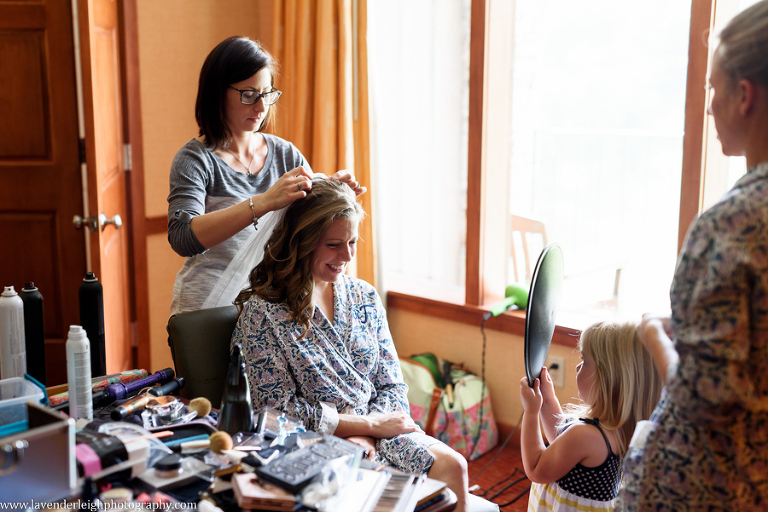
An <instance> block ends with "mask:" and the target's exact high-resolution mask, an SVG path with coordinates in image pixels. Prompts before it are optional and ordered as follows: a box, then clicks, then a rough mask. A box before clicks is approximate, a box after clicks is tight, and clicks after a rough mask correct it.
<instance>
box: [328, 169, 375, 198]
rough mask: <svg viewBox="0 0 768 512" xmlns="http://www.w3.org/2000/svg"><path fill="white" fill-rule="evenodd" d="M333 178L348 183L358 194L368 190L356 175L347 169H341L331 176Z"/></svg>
mask: <svg viewBox="0 0 768 512" xmlns="http://www.w3.org/2000/svg"><path fill="white" fill-rule="evenodd" d="M331 179H332V180H339V181H341V182H342V183H346V184H347V185H349V188H351V189H352V190H354V191H355V195H356V196H359V195H361V194H365V192H366V191H367V190H368V189H367V188H365V187H363V186H361V185H360V182H359V181H357V180H355V175H354V174H352V173H351V172H349V171H347V170H346V169H342V170H341V171H339V172H337V173H336V174H334V175H333V176H331Z"/></svg>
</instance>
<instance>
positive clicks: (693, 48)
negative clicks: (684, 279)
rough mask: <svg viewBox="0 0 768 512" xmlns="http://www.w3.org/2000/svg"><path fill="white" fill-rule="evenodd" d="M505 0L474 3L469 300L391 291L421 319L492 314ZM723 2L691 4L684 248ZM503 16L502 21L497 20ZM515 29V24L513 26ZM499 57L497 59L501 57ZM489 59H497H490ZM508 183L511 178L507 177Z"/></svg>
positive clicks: (569, 337)
mask: <svg viewBox="0 0 768 512" xmlns="http://www.w3.org/2000/svg"><path fill="white" fill-rule="evenodd" d="M505 1H506V0H472V3H471V20H470V63H469V130H468V141H467V143H468V151H467V156H468V162H467V231H466V233H467V239H466V279H465V293H464V303H463V304H455V303H448V302H444V301H439V300H434V299H429V298H426V297H422V296H419V295H414V294H410V293H402V292H398V291H395V290H389V291H388V292H387V306H388V307H391V308H396V309H402V310H406V311H411V312H414V313H417V314H422V315H427V316H432V317H437V318H442V319H446V320H452V321H457V322H461V323H466V324H470V325H478V326H479V325H480V324H481V323H482V322H483V315H484V314H485V313H486V312H487V311H488V310H489V309H490V307H491V304H492V303H493V302H494V300H498V297H496V298H494V297H491V296H489V294H488V293H487V291H486V289H485V285H484V282H485V279H486V276H487V273H486V272H485V269H484V261H485V254H484V252H485V244H484V240H485V227H486V223H485V222H484V220H485V219H488V218H491V216H490V215H489V209H490V208H491V205H489V202H488V201H486V196H487V186H488V183H489V182H491V181H492V178H494V176H493V173H498V172H504V173H505V172H506V169H503V170H501V171H499V170H498V169H494V168H493V167H492V166H490V165H488V160H489V151H490V150H489V147H490V146H491V145H492V144H493V143H494V142H495V141H494V140H493V139H494V137H493V136H492V134H493V133H494V131H493V130H488V129H487V122H488V117H489V112H490V111H489V108H488V104H489V102H488V101H487V97H488V92H489V83H488V76H489V69H490V67H491V66H492V65H493V58H494V57H493V55H492V54H491V53H490V52H489V48H490V46H491V45H490V39H491V33H492V31H493V30H494V26H493V25H492V24H493V23H494V20H493V19H492V17H491V11H492V10H493V9H494V8H503V6H501V4H500V3H501V2H505ZM715 2H716V0H692V3H691V22H690V31H689V43H688V69H687V79H686V100H685V122H684V127H685V128H684V129H685V134H684V136H683V163H682V177H681V190H680V215H679V228H678V251H679V250H680V249H681V248H682V244H683V240H684V238H685V234H686V232H687V231H688V227H689V226H690V224H691V222H693V220H694V219H695V218H696V216H697V215H698V214H699V213H700V211H701V208H702V201H703V183H704V179H703V176H704V160H703V158H702V155H703V154H704V151H705V150H706V137H707V112H706V110H707V108H706V104H707V97H706V88H705V86H706V82H707V70H708V66H709V62H708V61H709V50H708V48H707V46H706V44H702V38H703V37H704V35H706V34H708V33H709V32H710V31H711V30H712V27H713V21H714V9H715ZM498 18H500V17H497V18H496V19H498ZM507 31H508V27H507ZM496 58H497V57H496ZM489 61H490V62H489ZM501 179H504V178H501ZM485 327H486V328H488V329H490V330H495V331H500V332H504V333H507V334H513V335H518V336H523V335H524V333H525V312H524V311H518V310H511V311H508V312H507V313H504V314H503V315H499V316H498V317H494V318H491V319H489V320H488V321H487V322H486V325H485ZM578 334H579V329H574V328H571V327H566V326H562V325H558V326H557V327H556V328H555V333H554V337H553V339H552V342H553V343H555V344H560V345H566V346H571V347H573V346H575V345H576V342H577V339H578V338H577V336H578Z"/></svg>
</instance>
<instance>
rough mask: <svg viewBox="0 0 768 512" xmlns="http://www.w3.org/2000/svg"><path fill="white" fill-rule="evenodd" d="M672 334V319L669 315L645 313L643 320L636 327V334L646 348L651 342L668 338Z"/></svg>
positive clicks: (654, 342) (648, 347)
mask: <svg viewBox="0 0 768 512" xmlns="http://www.w3.org/2000/svg"><path fill="white" fill-rule="evenodd" d="M672 334H673V333H672V320H671V319H670V318H669V315H658V314H655V313H645V314H644V315H643V320H642V321H641V322H640V325H639V326H638V327H637V336H638V337H639V338H640V342H642V344H643V345H644V346H645V348H646V349H648V350H650V348H651V347H650V345H651V344H656V343H659V342H660V341H664V340H666V339H670V338H672Z"/></svg>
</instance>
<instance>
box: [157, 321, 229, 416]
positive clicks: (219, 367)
mask: <svg viewBox="0 0 768 512" xmlns="http://www.w3.org/2000/svg"><path fill="white" fill-rule="evenodd" d="M237 317H238V313H237V307H236V306H222V307H218V308H211V309H201V310H198V311H185V312H183V313H177V314H175V315H173V316H172V317H171V318H169V319H168V327H167V329H168V345H169V346H170V347H171V356H172V357H173V365H174V366H175V369H176V376H178V377H184V380H185V385H184V387H183V388H182V389H181V391H180V392H179V394H180V395H181V396H182V397H183V398H188V399H193V398H198V397H202V396H204V397H205V398H207V399H208V400H210V401H211V405H212V406H213V407H215V408H218V407H219V406H220V405H221V395H222V393H223V392H224V383H225V381H226V378H227V370H228V368H229V360H230V359H229V345H230V342H231V340H232V332H233V331H234V330H235V324H236V323H237Z"/></svg>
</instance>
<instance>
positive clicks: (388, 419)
mask: <svg viewBox="0 0 768 512" xmlns="http://www.w3.org/2000/svg"><path fill="white" fill-rule="evenodd" d="M368 418H369V419H370V420H371V423H372V425H371V427H372V431H373V436H374V437H377V438H379V439H388V438H390V437H395V436H399V435H400V434H405V433H406V432H421V428H420V427H419V426H418V425H417V424H416V423H415V422H414V421H413V418H411V417H410V416H409V415H408V414H406V413H404V412H402V411H398V412H389V413H386V414H371V415H369V416H368Z"/></svg>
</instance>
